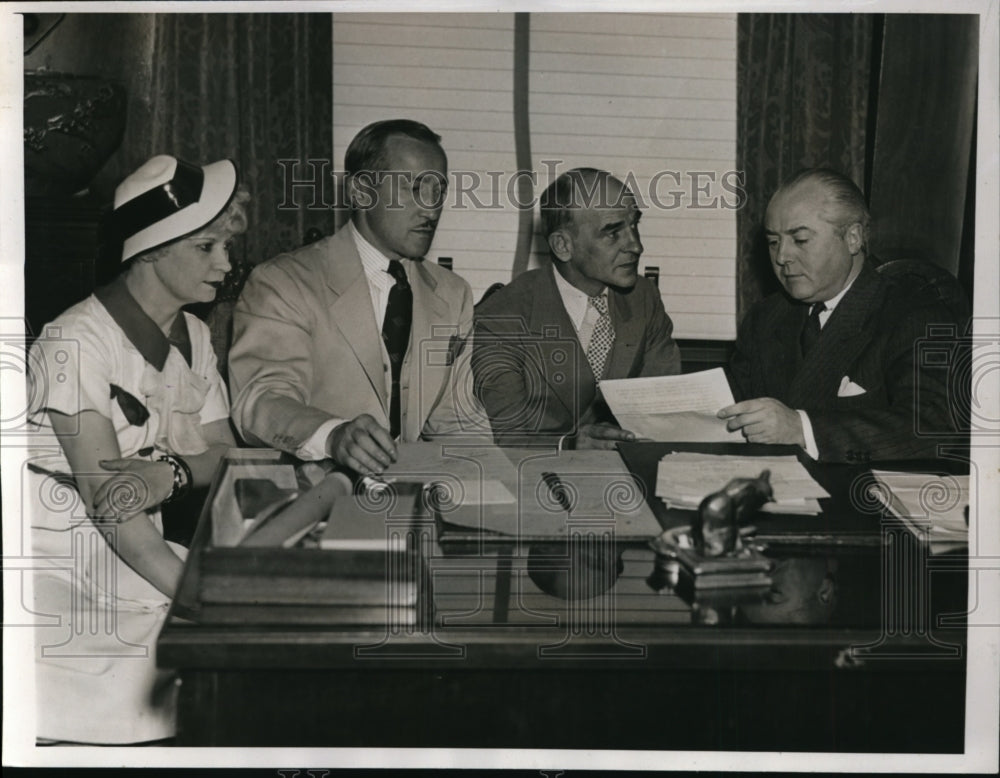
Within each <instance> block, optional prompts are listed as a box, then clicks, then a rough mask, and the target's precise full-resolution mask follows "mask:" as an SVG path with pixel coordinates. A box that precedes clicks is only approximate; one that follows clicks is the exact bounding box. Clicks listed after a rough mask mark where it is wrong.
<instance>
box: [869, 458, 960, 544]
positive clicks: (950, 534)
mask: <svg viewBox="0 0 1000 778" xmlns="http://www.w3.org/2000/svg"><path fill="white" fill-rule="evenodd" d="M872 475H873V476H875V486H873V487H872V494H873V495H874V496H875V497H876V498H877V499H878V500H879V501H880V502H881V503H882V504H883V505H885V506H886V508H888V509H889V511H890V512H891V513H892V514H893V515H894V516H896V518H898V519H899V520H900V521H902V522H903V524H904V525H906V528H907V529H909V530H910V532H912V533H913V534H914V535H916V536H917V537H918V538H920V539H921V540H923V541H925V542H926V543H927V544H928V545H929V546H930V550H931V553H932V554H937V553H941V552H944V551H952V550H958V549H961V548H964V547H965V546H967V545H968V543H969V521H968V511H969V476H967V475H934V474H931V473H897V472H892V471H889V470H872Z"/></svg>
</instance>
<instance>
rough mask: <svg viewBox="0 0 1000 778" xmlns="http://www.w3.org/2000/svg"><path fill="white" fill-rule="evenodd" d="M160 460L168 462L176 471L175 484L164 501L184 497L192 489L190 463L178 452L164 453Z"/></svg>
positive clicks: (172, 500)
mask: <svg viewBox="0 0 1000 778" xmlns="http://www.w3.org/2000/svg"><path fill="white" fill-rule="evenodd" d="M158 461H160V462H166V463H167V464H168V465H170V467H171V469H172V470H173V471H174V485H173V488H171V490H170V494H169V495H167V499H165V500H164V501H163V502H174V501H176V500H180V499H182V498H183V497H184V496H185V495H186V494H187V493H188V492H189V491H190V490H191V482H192V480H193V479H192V477H191V468H190V467H188V463H187V462H185V461H184V460H183V459H181V458H180V457H179V456H177V455H176V454H162V455H161V456H160V457H159V458H158Z"/></svg>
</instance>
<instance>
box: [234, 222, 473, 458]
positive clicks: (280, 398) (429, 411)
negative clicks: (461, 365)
mask: <svg viewBox="0 0 1000 778" xmlns="http://www.w3.org/2000/svg"><path fill="white" fill-rule="evenodd" d="M410 268H411V270H410V272H409V276H410V277H409V281H410V286H411V288H412V289H413V325H412V329H411V331H410V344H409V348H408V350H407V354H406V358H405V360H404V362H403V368H402V375H401V379H400V384H401V392H402V398H401V399H402V439H403V440H405V441H413V440H417V439H418V438H419V437H421V435H433V434H444V433H446V432H448V433H450V432H453V431H454V430H453V429H452V427H454V424H455V422H456V420H457V419H458V414H457V410H456V408H455V407H454V405H455V396H454V393H453V392H452V391H450V390H451V384H452V382H453V381H454V380H455V371H454V370H453V366H452V362H453V358H454V357H455V350H456V349H455V345H456V344H457V343H460V342H462V340H463V339H464V338H466V337H467V336H468V334H469V332H470V330H471V329H472V292H471V290H470V289H469V285H468V284H467V283H466V282H465V281H464V280H463V279H461V278H459V277H458V276H457V275H455V274H454V273H452V272H451V271H450V270H445V269H444V268H442V267H439V266H438V265H436V264H433V263H429V262H414V263H412V264H411V265H410ZM380 326H381V325H380V324H379V323H377V322H376V321H375V313H374V311H373V309H372V304H371V295H370V293H369V291H368V282H367V279H366V278H365V274H364V269H363V267H362V264H361V258H360V257H359V256H358V251H357V248H356V247H355V245H354V240H353V239H352V237H351V234H350V230H348V229H347V228H346V227H345V228H344V229H342V230H340V231H339V232H338V233H337V234H336V235H333V236H332V237H329V238H325V239H323V240H320V241H317V242H316V243H311V244H309V245H308V246H305V247H303V248H300V249H298V250H297V251H294V252H291V253H289V254H283V255H281V256H278V257H275V258H274V259H272V260H269V261H268V262H264V263H263V264H261V265H259V266H258V267H257V268H255V269H254V271H253V273H252V274H251V275H250V278H249V279H248V280H247V283H246V286H245V287H244V288H243V293H242V294H241V295H240V299H239V302H238V303H237V304H236V309H235V311H234V314H233V345H232V348H231V349H230V351H229V377H230V388H231V392H232V399H233V408H232V417H233V422H234V423H235V424H236V428H237V429H238V430H239V431H240V433H241V434H242V435H243V437H244V438H245V439H246V440H247V441H249V442H250V443H253V444H257V445H261V444H262V445H265V446H273V447H274V448H278V449H282V450H284V451H288V452H290V453H295V452H296V451H297V450H298V449H299V447H300V446H301V445H302V444H303V443H304V442H305V441H306V440H308V439H309V437H311V436H312V434H313V433H314V432H315V431H316V430H317V429H318V428H319V426H320V425H321V424H322V423H323V422H325V421H326V420H328V419H330V418H331V417H339V418H341V419H353V418H354V417H356V416H358V415H360V414H362V413H367V414H371V415H372V416H373V417H374V418H375V419H376V421H378V422H379V423H380V424H381V425H382V426H384V427H388V426H389V419H388V414H389V411H388V406H389V399H388V396H387V392H386V387H385V367H384V365H383V361H382V352H381V346H380V342H379V340H380V337H381V336H380ZM467 361H468V360H467V359H466V362H467ZM456 364H458V363H457V362H456Z"/></svg>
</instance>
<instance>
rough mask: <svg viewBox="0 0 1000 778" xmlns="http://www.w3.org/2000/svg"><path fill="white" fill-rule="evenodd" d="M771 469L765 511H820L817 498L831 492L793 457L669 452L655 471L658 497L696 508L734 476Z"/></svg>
mask: <svg viewBox="0 0 1000 778" xmlns="http://www.w3.org/2000/svg"><path fill="white" fill-rule="evenodd" d="M763 470H769V471H770V472H771V477H770V481H771V489H772V491H773V492H774V501H773V502H768V503H765V504H764V505H763V507H762V508H761V510H762V511H764V512H766V513H794V514H818V513H820V512H821V511H820V506H819V502H818V499H819V498H823V497H829V496H830V495H829V493H827V491H826V490H825V489H824V488H823V487H822V486H820V485H819V484H818V483H816V481H815V480H814V479H813V477H812V476H811V475H809V472H808V471H807V470H806V469H805V468H804V467H803V466H802V463H801V462H799V461H798V459H796V458H795V457H794V456H773V457H741V456H731V455H713V454H698V453H691V452H679V453H673V454H667V455H666V456H665V457H663V458H662V459H661V460H660V464H659V466H658V468H657V471H656V496H657V497H659V498H660V499H662V500H663V501H664V502H665V503H666V504H667V506H668V507H671V508H686V509H696V508H697V507H698V506H699V505H700V503H701V501H702V500H703V499H704V498H705V497H707V496H708V495H709V494H711V493H713V492H717V491H719V490H720V489H722V488H724V487H725V486H726V484H728V483H729V482H730V481H731V480H732V479H734V478H756V477H757V476H759V475H760V474H761V471H763Z"/></svg>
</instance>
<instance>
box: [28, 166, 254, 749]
mask: <svg viewBox="0 0 1000 778" xmlns="http://www.w3.org/2000/svg"><path fill="white" fill-rule="evenodd" d="M249 199H250V198H249V194H247V193H246V191H245V190H243V189H237V184H236V167H235V165H233V163H232V162H231V161H229V160H222V161H220V162H215V163H213V164H210V165H206V166H204V167H199V166H197V165H191V164H188V163H186V162H183V161H181V160H178V159H175V158H174V157H170V156H156V157H153V158H152V159H150V160H149V161H148V162H146V163H145V164H144V165H143V166H142V167H140V168H139V169H138V170H137V171H136V172H135V173H133V174H132V175H130V176H129V177H128V178H126V179H125V181H123V182H122V184H121V185H120V186H119V187H118V189H117V190H116V192H115V207H114V214H113V218H114V220H115V223H116V226H117V228H118V230H119V232H120V235H121V237H122V239H123V251H122V261H123V262H124V263H126V265H125V267H124V269H123V272H122V273H121V274H120V275H119V277H118V278H117V279H116V280H115V281H113V282H112V283H111V284H109V285H108V286H106V287H103V288H101V289H98V290H97V291H96V292H95V293H94V294H93V295H91V296H90V297H88V298H87V299H85V300H84V301H82V302H80V303H78V304H77V305H74V306H73V307H72V308H70V309H69V310H67V311H65V312H64V313H63V314H62V315H61V316H59V317H58V318H57V319H56V320H55V321H54V322H52V323H51V324H50V325H48V327H46V330H45V332H44V333H43V335H42V337H41V338H39V339H38V340H37V341H36V343H35V344H34V346H33V347H32V359H31V370H30V371H29V372H30V378H31V381H32V386H31V390H32V397H33V400H34V405H33V411H34V414H33V420H34V421H35V422H36V423H37V424H38V427H39V432H40V434H41V435H42V436H43V439H44V434H45V433H46V432H50V433H54V438H52V437H51V436H50V437H49V438H48V441H49V443H50V445H51V448H50V449H49V451H48V453H47V454H46V453H39V452H38V451H37V450H36V452H35V453H36V455H35V456H33V458H32V460H31V464H30V468H31V470H32V471H33V472H34V473H35V474H36V475H35V476H34V481H33V482H32V487H31V488H32V490H33V494H32V495H31V496H32V498H33V499H32V500H31V503H32V504H31V509H32V510H31V525H32V531H31V536H32V544H33V556H34V559H33V560H32V562H33V566H34V567H35V568H36V574H35V577H34V610H35V611H36V613H38V614H40V615H39V621H38V626H37V629H36V635H37V640H36V644H37V650H36V665H37V673H36V680H37V683H36V692H37V693H36V700H37V713H38V715H37V720H38V730H37V736H38V738H39V739H40V740H42V741H46V740H54V741H69V742H77V743H138V742H144V741H153V740H160V739H164V738H169V737H171V736H173V734H174V730H175V724H174V719H175V716H174V701H175V692H176V688H175V682H174V679H173V677H172V676H171V675H170V674H169V673H166V672H164V671H158V670H157V669H156V666H155V659H154V648H155V641H156V636H157V634H158V632H159V628H160V626H161V624H162V622H163V619H164V617H165V615H166V611H167V607H168V605H169V603H170V600H171V598H172V597H173V595H174V592H175V589H176V587H177V583H178V580H179V578H180V574H181V569H182V566H183V552H184V550H183V548H181V547H180V546H176V545H175V544H173V543H169V542H167V541H166V540H164V538H163V526H162V519H161V515H160V506H161V505H162V504H164V503H167V502H170V501H172V500H176V499H178V498H179V497H180V496H182V495H183V494H185V493H186V492H187V491H188V490H189V489H190V487H192V486H200V485H204V484H207V483H208V482H209V480H210V478H211V476H212V473H213V471H214V470H215V467H216V465H217V463H218V461H219V458H220V457H221V456H222V455H223V454H224V453H225V451H226V449H227V448H228V447H230V446H233V445H235V442H234V440H233V436H232V433H231V431H230V427H229V420H228V419H229V402H228V399H227V395H226V389H225V385H224V384H223V382H222V379H221V377H220V375H219V372H218V370H217V367H216V359H215V355H214V353H213V351H212V347H211V342H210V339H209V330H208V328H207V327H206V326H205V324H204V323H203V322H201V321H200V320H199V319H198V318H196V317H195V316H192V315H191V314H189V313H186V312H185V311H183V310H182V306H185V305H187V304H189V303H204V302H209V301H211V300H213V299H214V298H215V294H216V291H217V290H218V288H219V286H220V284H221V283H222V280H223V278H224V276H225V275H226V273H227V272H228V271H229V269H230V264H229V256H228V254H229V248H230V245H231V241H232V239H233V236H235V235H237V234H239V233H241V232H243V231H244V230H245V229H246V212H245V208H244V203H245V202H246V201H247V200H249Z"/></svg>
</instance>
